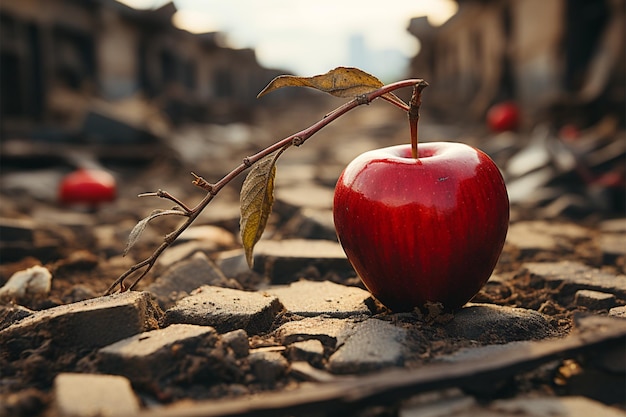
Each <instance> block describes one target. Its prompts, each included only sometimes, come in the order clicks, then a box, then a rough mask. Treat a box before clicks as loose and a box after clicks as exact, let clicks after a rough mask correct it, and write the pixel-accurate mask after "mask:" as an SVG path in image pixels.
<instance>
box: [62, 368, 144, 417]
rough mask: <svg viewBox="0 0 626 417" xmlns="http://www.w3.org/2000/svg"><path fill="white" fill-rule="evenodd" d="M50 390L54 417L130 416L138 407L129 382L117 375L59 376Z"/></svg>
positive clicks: (65, 374)
mask: <svg viewBox="0 0 626 417" xmlns="http://www.w3.org/2000/svg"><path fill="white" fill-rule="evenodd" d="M53 390H54V397H53V398H54V406H55V409H56V415H58V416H63V417H86V416H120V415H134V414H137V413H138V412H139V408H140V407H139V401H138V399H137V397H136V396H135V394H134V392H133V389H132V387H131V385H130V382H129V381H128V379H126V378H124V377H122V376H118V375H99V374H73V373H61V374H59V375H57V377H56V378H55V379H54V386H53Z"/></svg>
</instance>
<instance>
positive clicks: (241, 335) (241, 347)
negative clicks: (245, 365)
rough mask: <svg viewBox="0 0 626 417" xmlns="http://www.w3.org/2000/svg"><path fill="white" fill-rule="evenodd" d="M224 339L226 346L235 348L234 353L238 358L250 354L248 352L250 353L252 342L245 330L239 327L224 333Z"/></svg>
mask: <svg viewBox="0 0 626 417" xmlns="http://www.w3.org/2000/svg"><path fill="white" fill-rule="evenodd" d="M222 340H223V341H224V343H226V346H228V347H230V348H231V349H232V350H233V353H234V354H235V356H236V357H238V358H243V357H245V356H248V353H250V343H249V342H248V334H247V333H246V332H245V330H242V329H238V330H233V331H232V332H228V333H224V334H223V335H222Z"/></svg>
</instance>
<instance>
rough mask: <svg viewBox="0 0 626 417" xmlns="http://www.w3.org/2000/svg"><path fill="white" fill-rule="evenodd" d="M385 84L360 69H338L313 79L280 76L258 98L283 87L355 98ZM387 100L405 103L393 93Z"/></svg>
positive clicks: (386, 95)
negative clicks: (308, 89) (304, 88)
mask: <svg viewBox="0 0 626 417" xmlns="http://www.w3.org/2000/svg"><path fill="white" fill-rule="evenodd" d="M383 85H384V84H383V83H382V82H381V81H380V80H379V79H378V78H376V77H374V76H373V75H371V74H368V73H367V72H365V71H363V70H360V69H358V68H352V67H337V68H335V69H332V70H330V71H328V72H327V73H326V74H321V75H315V76H313V77H298V76H295V75H280V76H278V77H276V78H274V79H273V80H272V81H270V83H269V84H268V85H267V86H266V87H265V88H264V89H263V90H262V91H261V92H260V93H259V95H258V96H257V98H258V97H262V96H264V95H265V94H267V93H269V92H271V91H274V90H277V89H279V88H282V87H310V88H315V89H317V90H320V91H323V92H325V93H329V94H332V95H333V96H335V97H341V98H354V97H356V96H358V95H361V94H367V93H370V92H372V91H374V90H376V89H378V88H380V87H382V86H383ZM383 98H385V99H386V100H389V101H397V102H400V103H403V104H404V102H403V101H402V100H401V99H400V98H399V97H397V96H396V95H395V94H393V93H388V94H385V95H384V96H383Z"/></svg>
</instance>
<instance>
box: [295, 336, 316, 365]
mask: <svg viewBox="0 0 626 417" xmlns="http://www.w3.org/2000/svg"><path fill="white" fill-rule="evenodd" d="M287 351H288V354H289V358H290V359H291V360H292V361H306V362H308V363H310V364H311V365H313V366H320V365H321V364H322V361H323V360H324V345H322V342H320V341H319V340H315V339H309V340H304V341H302V342H295V343H292V344H291V345H289V347H288V348H287Z"/></svg>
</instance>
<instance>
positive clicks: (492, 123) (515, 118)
mask: <svg viewBox="0 0 626 417" xmlns="http://www.w3.org/2000/svg"><path fill="white" fill-rule="evenodd" d="M487 124H488V125H489V128H490V129H491V130H492V131H494V132H506V131H508V130H515V129H517V127H518V125H519V109H518V108H517V104H515V103H513V102H512V101H504V102H502V103H498V104H494V105H493V106H492V107H491V108H490V109H489V110H488V111H487Z"/></svg>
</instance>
